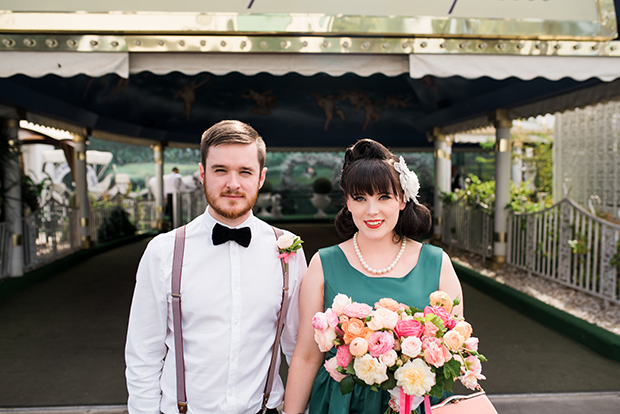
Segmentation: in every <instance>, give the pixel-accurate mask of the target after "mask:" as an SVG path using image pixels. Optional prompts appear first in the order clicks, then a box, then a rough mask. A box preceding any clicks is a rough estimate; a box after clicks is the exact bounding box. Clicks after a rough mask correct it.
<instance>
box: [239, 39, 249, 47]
mask: <svg viewBox="0 0 620 414" xmlns="http://www.w3.org/2000/svg"><path fill="white" fill-rule="evenodd" d="M247 45H248V43H247V42H246V41H245V40H244V41H243V42H241V49H243V48H244V47H246V46H247Z"/></svg>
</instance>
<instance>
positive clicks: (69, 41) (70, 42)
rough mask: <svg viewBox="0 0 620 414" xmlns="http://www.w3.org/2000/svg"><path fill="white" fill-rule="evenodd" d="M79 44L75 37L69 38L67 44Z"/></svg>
mask: <svg viewBox="0 0 620 414" xmlns="http://www.w3.org/2000/svg"><path fill="white" fill-rule="evenodd" d="M77 44H78V42H77V41H76V40H75V39H68V40H67V46H69V47H76V46H77Z"/></svg>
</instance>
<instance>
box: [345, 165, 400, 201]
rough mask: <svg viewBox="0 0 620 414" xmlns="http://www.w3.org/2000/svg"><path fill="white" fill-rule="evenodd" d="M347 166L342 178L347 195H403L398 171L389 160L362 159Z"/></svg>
mask: <svg viewBox="0 0 620 414" xmlns="http://www.w3.org/2000/svg"><path fill="white" fill-rule="evenodd" d="M360 161H362V162H359V161H358V162H353V163H352V164H351V165H350V166H349V168H347V171H346V175H344V174H343V176H342V177H341V179H340V185H341V187H342V190H343V191H344V193H345V195H348V196H357V195H361V194H395V195H397V196H399V197H401V196H402V189H401V187H400V181H399V179H398V173H397V172H396V170H395V169H394V165H393V164H392V163H391V162H389V161H388V160H379V159H374V160H368V159H365V160H360Z"/></svg>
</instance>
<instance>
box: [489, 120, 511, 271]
mask: <svg viewBox="0 0 620 414" xmlns="http://www.w3.org/2000/svg"><path fill="white" fill-rule="evenodd" d="M493 122H494V125H495V139H496V142H495V213H494V223H493V225H494V227H493V228H494V232H493V263H494V266H496V267H499V266H502V265H503V264H504V263H505V262H506V241H507V238H506V235H507V230H508V212H507V210H506V205H507V204H508V203H509V202H510V173H511V169H512V161H511V154H512V139H511V136H510V128H511V127H512V120H511V119H510V118H509V117H508V111H507V110H504V109H500V110H497V111H496V112H495V113H494V114H493Z"/></svg>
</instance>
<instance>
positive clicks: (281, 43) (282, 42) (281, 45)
mask: <svg viewBox="0 0 620 414" xmlns="http://www.w3.org/2000/svg"><path fill="white" fill-rule="evenodd" d="M280 47H281V48H282V49H286V48H287V47H288V42H287V41H286V40H283V41H281V42H280Z"/></svg>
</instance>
